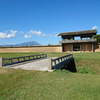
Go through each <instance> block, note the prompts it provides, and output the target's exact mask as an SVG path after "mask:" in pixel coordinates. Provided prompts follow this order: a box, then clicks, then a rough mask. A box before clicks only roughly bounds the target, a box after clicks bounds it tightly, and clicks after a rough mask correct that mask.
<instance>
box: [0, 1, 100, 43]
mask: <svg viewBox="0 0 100 100" xmlns="http://www.w3.org/2000/svg"><path fill="white" fill-rule="evenodd" d="M92 28H94V29H97V30H98V34H99V33H100V0H0V44H13V43H22V42H28V41H36V42H38V43H40V44H42V45H47V44H59V41H60V40H61V37H57V34H59V33H60V32H69V31H81V30H91V29H92Z"/></svg>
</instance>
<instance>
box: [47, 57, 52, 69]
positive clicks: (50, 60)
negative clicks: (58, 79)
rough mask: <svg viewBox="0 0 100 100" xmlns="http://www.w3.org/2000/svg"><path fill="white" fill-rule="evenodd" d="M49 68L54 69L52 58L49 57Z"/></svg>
mask: <svg viewBox="0 0 100 100" xmlns="http://www.w3.org/2000/svg"><path fill="white" fill-rule="evenodd" d="M48 70H52V59H51V58H49V59H48Z"/></svg>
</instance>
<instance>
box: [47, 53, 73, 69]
mask: <svg viewBox="0 0 100 100" xmlns="http://www.w3.org/2000/svg"><path fill="white" fill-rule="evenodd" d="M73 59H74V58H73V54H69V55H66V56H62V57H59V58H56V59H51V58H50V59H49V68H48V69H49V70H52V69H60V68H61V67H62V66H63V65H64V64H68V63H69V62H70V61H71V60H73Z"/></svg>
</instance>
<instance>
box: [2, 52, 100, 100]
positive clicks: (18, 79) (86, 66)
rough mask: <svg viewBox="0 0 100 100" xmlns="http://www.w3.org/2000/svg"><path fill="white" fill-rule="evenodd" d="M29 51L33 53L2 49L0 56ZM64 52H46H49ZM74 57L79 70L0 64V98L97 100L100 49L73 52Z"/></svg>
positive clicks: (49, 54)
mask: <svg viewBox="0 0 100 100" xmlns="http://www.w3.org/2000/svg"><path fill="white" fill-rule="evenodd" d="M31 54H35V53H20V54H19V53H3V54H0V56H3V57H17V56H23V55H31ZM65 54H67V53H48V56H49V57H50V56H58V57H59V56H62V55H65ZM74 59H75V63H76V67H77V70H78V73H71V72H68V71H60V70H58V71H55V72H52V73H50V72H39V71H27V70H15V69H4V68H0V100H14V99H15V100H25V99H26V100H66V99H67V100H100V84H99V83H100V75H99V74H100V53H76V54H74ZM80 73H84V74H80Z"/></svg>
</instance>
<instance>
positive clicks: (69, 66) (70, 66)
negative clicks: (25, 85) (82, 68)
mask: <svg viewBox="0 0 100 100" xmlns="http://www.w3.org/2000/svg"><path fill="white" fill-rule="evenodd" d="M62 69H66V70H69V71H70V72H75V73H76V72H77V70H76V65H75V61H74V58H73V60H71V61H70V62H69V63H68V64H64V65H63V66H62V67H61V70H62Z"/></svg>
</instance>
